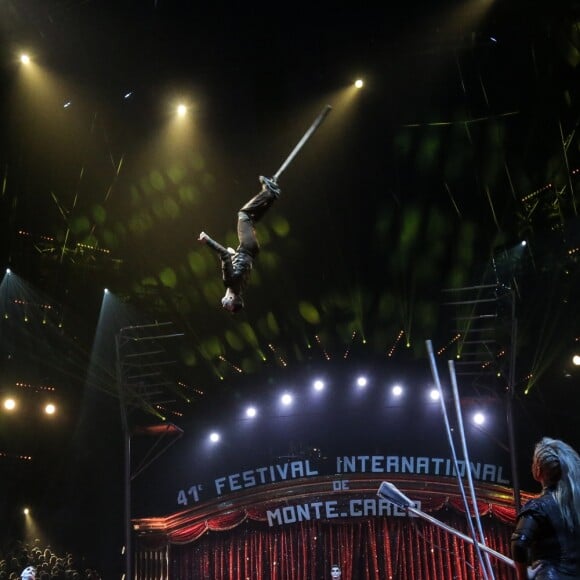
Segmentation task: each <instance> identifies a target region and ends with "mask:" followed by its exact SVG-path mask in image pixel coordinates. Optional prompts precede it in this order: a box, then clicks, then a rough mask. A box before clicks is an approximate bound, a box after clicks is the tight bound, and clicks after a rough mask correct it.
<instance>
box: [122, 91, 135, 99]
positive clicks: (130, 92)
mask: <svg viewBox="0 0 580 580" xmlns="http://www.w3.org/2000/svg"><path fill="white" fill-rule="evenodd" d="M132 94H133V91H129V92H128V93H125V94H124V95H123V98H124V99H129V98H130V97H131V95H132Z"/></svg>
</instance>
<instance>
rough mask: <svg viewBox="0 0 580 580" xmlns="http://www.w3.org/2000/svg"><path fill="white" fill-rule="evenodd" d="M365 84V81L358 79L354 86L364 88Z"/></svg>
mask: <svg viewBox="0 0 580 580" xmlns="http://www.w3.org/2000/svg"><path fill="white" fill-rule="evenodd" d="M363 85H364V82H363V80H362V79H357V80H356V81H354V86H355V87H356V88H357V89H362V88H363Z"/></svg>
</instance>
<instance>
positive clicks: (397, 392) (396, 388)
mask: <svg viewBox="0 0 580 580" xmlns="http://www.w3.org/2000/svg"><path fill="white" fill-rule="evenodd" d="M391 392H392V393H393V395H394V396H395V397H400V396H401V395H402V394H403V387H401V385H395V386H394V387H393V388H392V390H391Z"/></svg>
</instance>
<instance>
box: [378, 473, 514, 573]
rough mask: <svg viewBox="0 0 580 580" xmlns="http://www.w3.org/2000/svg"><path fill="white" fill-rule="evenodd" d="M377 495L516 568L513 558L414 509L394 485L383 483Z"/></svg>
mask: <svg viewBox="0 0 580 580" xmlns="http://www.w3.org/2000/svg"><path fill="white" fill-rule="evenodd" d="M377 495H378V496H379V497H381V498H383V499H386V500H387V501H390V502H392V503H394V504H395V505H397V506H399V507H401V508H404V509H406V510H407V511H409V512H411V513H412V514H415V515H416V516H419V517H420V518H423V519H424V520H427V521H428V522H430V523H432V524H434V525H436V526H438V527H440V528H441V529H443V530H445V531H446V532H449V533H450V534H453V535H454V536H457V537H458V538H461V539H462V540H465V541H466V542H469V543H470V544H473V545H474V546H475V547H476V548H479V549H481V550H483V551H484V552H486V553H487V554H490V555H492V556H493V557H494V558H497V559H498V560H501V561H502V562H504V563H505V564H508V566H511V567H512V568H515V563H514V561H513V560H512V559H511V558H508V557H507V556H504V555H503V554H502V553H500V552H496V551H495V550H494V549H493V548H490V547H489V546H486V545H485V544H481V543H480V542H477V541H476V540H474V539H473V538H472V537H471V536H467V535H466V534H464V533H463V532H460V531H459V530H456V529H455V528H452V527H451V526H449V525H447V524H446V523H444V522H442V521H440V520H438V519H437V518H434V517H433V516H430V515H429V514H426V513H425V512H423V511H421V510H420V509H417V508H416V507H413V505H412V502H411V500H410V499H409V498H408V497H407V496H406V495H404V494H403V493H402V492H401V491H399V490H398V489H397V488H396V487H395V486H394V485H393V484H392V483H389V482H386V481H385V482H383V483H382V484H381V486H380V487H379V490H378V492H377Z"/></svg>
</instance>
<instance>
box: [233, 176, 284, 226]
mask: <svg viewBox="0 0 580 580" xmlns="http://www.w3.org/2000/svg"><path fill="white" fill-rule="evenodd" d="M260 183H261V184H262V191H260V193H258V194H256V195H255V196H254V197H253V198H252V199H250V201H248V202H247V203H245V204H244V206H243V207H241V208H240V209H239V212H243V213H245V214H246V215H247V216H248V217H249V218H250V220H251V221H252V222H253V223H256V222H258V221H260V220H261V219H262V216H263V215H264V214H265V213H266V211H267V210H268V208H269V207H270V206H271V205H272V204H273V203H274V202H275V201H276V200H277V199H278V198H279V197H280V193H281V191H280V187H279V186H278V184H277V183H276V182H275V181H274V180H273V179H268V178H267V177H264V176H263V175H261V176H260Z"/></svg>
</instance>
